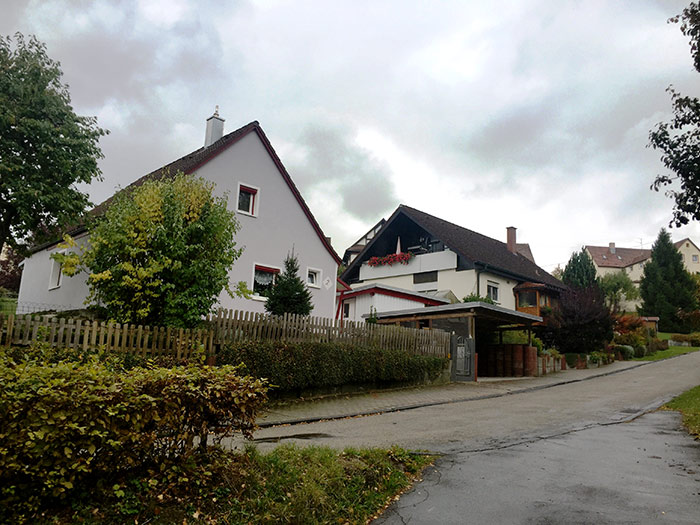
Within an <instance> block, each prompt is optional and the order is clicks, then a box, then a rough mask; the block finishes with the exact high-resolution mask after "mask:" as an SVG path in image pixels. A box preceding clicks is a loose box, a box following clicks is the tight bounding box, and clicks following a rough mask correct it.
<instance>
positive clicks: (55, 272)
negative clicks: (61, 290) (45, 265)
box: [49, 259, 63, 290]
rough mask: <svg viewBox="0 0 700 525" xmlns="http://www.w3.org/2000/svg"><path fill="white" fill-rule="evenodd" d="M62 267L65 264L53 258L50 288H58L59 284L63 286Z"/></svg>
mask: <svg viewBox="0 0 700 525" xmlns="http://www.w3.org/2000/svg"><path fill="white" fill-rule="evenodd" d="M62 269H63V265H62V264H61V263H60V262H58V261H54V260H53V259H51V277H50V280H49V290H53V289H54V288H58V287H59V286H61V275H62V272H61V270H62Z"/></svg>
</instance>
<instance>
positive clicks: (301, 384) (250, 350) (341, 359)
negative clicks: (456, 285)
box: [217, 341, 448, 393]
mask: <svg viewBox="0 0 700 525" xmlns="http://www.w3.org/2000/svg"><path fill="white" fill-rule="evenodd" d="M217 362H218V363H223V364H234V365H237V364H240V363H243V364H244V365H245V366H246V368H247V370H248V372H249V373H250V374H251V375H253V376H255V377H264V378H266V379H267V380H268V381H269V383H270V384H271V385H274V386H275V387H276V389H277V390H278V391H279V392H289V393H299V392H301V391H304V390H312V389H323V388H330V387H339V386H343V385H353V384H375V385H388V384H397V383H415V382H422V381H425V380H434V379H437V378H438V377H439V376H440V374H441V373H442V371H443V370H444V369H445V367H446V366H447V363H448V360H447V358H442V357H432V356H420V355H411V354H408V353H406V352H404V351H401V350H382V349H379V348H376V347H365V346H355V345H349V344H336V343H283V342H276V341H240V342H237V343H232V344H230V345H228V346H227V347H225V348H224V349H223V350H222V351H221V352H220V353H219V354H218V355H217Z"/></svg>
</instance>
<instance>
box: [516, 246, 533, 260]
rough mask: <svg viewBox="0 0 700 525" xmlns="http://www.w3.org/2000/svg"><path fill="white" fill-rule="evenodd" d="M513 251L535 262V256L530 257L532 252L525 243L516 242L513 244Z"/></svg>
mask: <svg viewBox="0 0 700 525" xmlns="http://www.w3.org/2000/svg"><path fill="white" fill-rule="evenodd" d="M515 251H516V252H518V253H519V254H520V255H522V256H523V257H525V258H526V259H529V260H530V261H532V262H533V263H534V262H535V256H534V255H532V250H531V249H530V245H529V244H528V243H526V242H522V243H521V242H518V243H516V244H515Z"/></svg>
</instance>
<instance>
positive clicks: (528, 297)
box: [494, 288, 537, 308]
mask: <svg viewBox="0 0 700 525" xmlns="http://www.w3.org/2000/svg"><path fill="white" fill-rule="evenodd" d="M496 290H498V288H497V289H496ZM496 293H497V294H498V292H496ZM494 301H495V299H494ZM518 306H520V307H521V308H532V307H533V306H537V292H533V291H526V292H520V293H519V294H518Z"/></svg>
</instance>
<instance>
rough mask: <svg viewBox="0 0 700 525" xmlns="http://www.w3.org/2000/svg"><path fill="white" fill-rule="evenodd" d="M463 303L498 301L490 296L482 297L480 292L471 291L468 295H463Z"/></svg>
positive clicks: (490, 302) (492, 302)
mask: <svg viewBox="0 0 700 525" xmlns="http://www.w3.org/2000/svg"><path fill="white" fill-rule="evenodd" d="M462 302H463V303H486V304H496V301H494V300H493V299H491V298H490V297H482V296H480V295H479V294H478V293H470V294H469V295H467V296H466V297H462Z"/></svg>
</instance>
